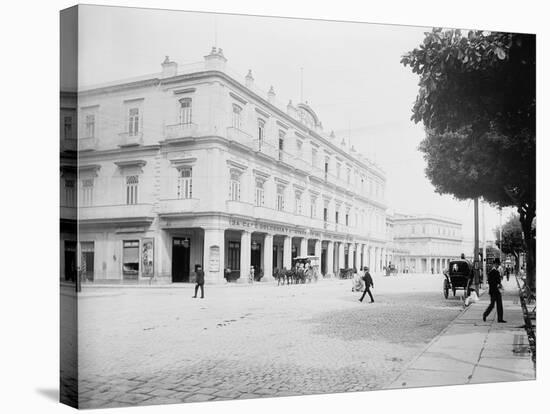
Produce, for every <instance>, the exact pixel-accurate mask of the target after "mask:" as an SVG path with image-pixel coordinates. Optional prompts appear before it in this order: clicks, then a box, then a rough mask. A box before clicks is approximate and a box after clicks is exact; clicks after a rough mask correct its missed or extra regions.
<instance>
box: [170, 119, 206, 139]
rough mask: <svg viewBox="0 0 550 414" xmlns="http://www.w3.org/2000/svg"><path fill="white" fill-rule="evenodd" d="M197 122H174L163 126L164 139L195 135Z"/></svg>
mask: <svg viewBox="0 0 550 414" xmlns="http://www.w3.org/2000/svg"><path fill="white" fill-rule="evenodd" d="M197 129H198V128H197V124H193V123H188V124H174V125H166V126H165V127H164V137H165V138H166V139H169V140H170V139H182V138H192V137H196V136H197Z"/></svg>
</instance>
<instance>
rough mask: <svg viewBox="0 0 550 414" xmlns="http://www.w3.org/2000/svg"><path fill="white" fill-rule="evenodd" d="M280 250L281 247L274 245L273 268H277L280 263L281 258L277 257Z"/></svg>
mask: <svg viewBox="0 0 550 414" xmlns="http://www.w3.org/2000/svg"><path fill="white" fill-rule="evenodd" d="M278 251H279V249H278V248H277V246H273V270H275V269H276V268H277V266H278V264H279V260H278V257H277V252H278Z"/></svg>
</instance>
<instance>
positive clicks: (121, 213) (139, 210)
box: [78, 203, 154, 224]
mask: <svg viewBox="0 0 550 414" xmlns="http://www.w3.org/2000/svg"><path fill="white" fill-rule="evenodd" d="M153 217H154V215H153V205H152V204H146V203H142V204H121V205H108V206H91V207H79V208H78V219H79V221H80V222H82V223H86V222H89V223H132V224H137V223H140V224H150V223H151V222H152V221H153Z"/></svg>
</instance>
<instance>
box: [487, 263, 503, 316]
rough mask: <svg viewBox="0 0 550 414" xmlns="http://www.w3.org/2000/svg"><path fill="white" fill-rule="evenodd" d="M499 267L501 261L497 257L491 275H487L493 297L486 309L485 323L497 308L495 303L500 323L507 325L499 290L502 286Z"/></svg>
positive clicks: (490, 293)
mask: <svg viewBox="0 0 550 414" xmlns="http://www.w3.org/2000/svg"><path fill="white" fill-rule="evenodd" d="M499 266H500V259H499V258H498V257H497V258H495V261H494V263H493V267H492V268H491V270H490V271H489V274H488V275H487V281H488V283H489V295H491V303H490V304H489V306H488V307H487V309H485V312H483V322H485V321H486V320H487V316H489V314H490V313H491V311H492V310H493V308H494V307H495V303H496V305H497V317H498V322H500V323H506V321H505V320H504V319H503V317H504V311H503V309H502V296H501V294H500V290H499V287H500V286H501V284H500V282H501V280H500V279H501V276H500V272H499V271H498V267H499Z"/></svg>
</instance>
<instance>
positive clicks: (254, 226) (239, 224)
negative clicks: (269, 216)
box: [229, 219, 306, 235]
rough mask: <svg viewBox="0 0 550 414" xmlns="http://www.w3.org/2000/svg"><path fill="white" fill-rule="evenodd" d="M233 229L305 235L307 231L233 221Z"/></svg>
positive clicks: (252, 222) (275, 225)
mask: <svg viewBox="0 0 550 414" xmlns="http://www.w3.org/2000/svg"><path fill="white" fill-rule="evenodd" d="M229 224H230V226H231V227H241V228H248V229H251V230H260V231H269V232H274V233H280V234H291V233H292V234H300V235H305V234H306V231H305V230H300V229H295V228H291V227H285V226H280V225H277V224H266V223H257V222H254V221H249V220H236V219H231V220H230V222H229Z"/></svg>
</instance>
